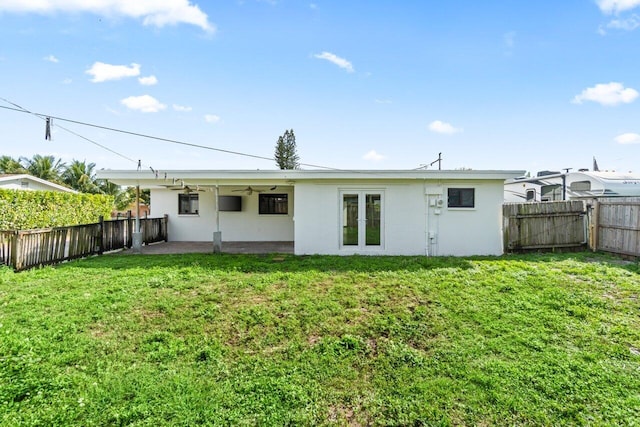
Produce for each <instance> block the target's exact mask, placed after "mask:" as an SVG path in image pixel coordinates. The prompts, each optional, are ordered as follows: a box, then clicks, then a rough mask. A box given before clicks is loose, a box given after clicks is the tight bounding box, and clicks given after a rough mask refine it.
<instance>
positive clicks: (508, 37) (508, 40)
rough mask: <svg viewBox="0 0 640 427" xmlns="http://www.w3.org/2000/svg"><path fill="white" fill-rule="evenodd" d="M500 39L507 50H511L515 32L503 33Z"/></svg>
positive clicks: (514, 42)
mask: <svg viewBox="0 0 640 427" xmlns="http://www.w3.org/2000/svg"><path fill="white" fill-rule="evenodd" d="M502 38H503V40H504V44H505V46H507V47H508V48H509V49H512V48H513V47H514V46H515V45H516V32H515V31H509V32H508V33H504V34H503V35H502Z"/></svg>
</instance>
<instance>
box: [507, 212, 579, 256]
mask: <svg viewBox="0 0 640 427" xmlns="http://www.w3.org/2000/svg"><path fill="white" fill-rule="evenodd" d="M586 213H587V212H586V206H585V204H584V202H582V201H579V200H578V201H576V200H572V201H563V202H541V203H506V204H504V205H503V207H502V219H503V238H504V249H505V251H506V252H511V251H526V250H541V249H550V250H555V249H561V248H579V247H586V244H587V240H588V237H587V222H586V221H587V215H586Z"/></svg>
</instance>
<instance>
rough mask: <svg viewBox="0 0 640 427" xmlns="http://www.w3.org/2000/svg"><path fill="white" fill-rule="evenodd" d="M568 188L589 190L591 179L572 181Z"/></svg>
mask: <svg viewBox="0 0 640 427" xmlns="http://www.w3.org/2000/svg"><path fill="white" fill-rule="evenodd" d="M569 188H571V190H572V191H591V181H574V182H572V183H571V185H570V186H569Z"/></svg>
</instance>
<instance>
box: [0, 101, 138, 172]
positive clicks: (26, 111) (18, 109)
mask: <svg viewBox="0 0 640 427" xmlns="http://www.w3.org/2000/svg"><path fill="white" fill-rule="evenodd" d="M0 99H2V100H3V101H5V102H7V103H9V104H11V105H14V106H16V107H18V108H11V107H5V106H4V105H0V108H4V109H7V110H13V111H18V112H21V113H28V114H31V115H33V116H35V117H38V118H39V119H42V120H47V119H56V120H58V118H57V117H53V116H46V115H44V114H38V113H33V112H31V111H29V110H27V109H26V108H24V107H21V106H20V105H18V104H16V103H13V102H11V101H9V100H7V99H5V98H0ZM57 126H58V127H59V128H60V129H62V130H64V131H67V132H69V133H70V134H72V135H75V136H77V137H78V138H82V139H84V140H85V141H87V142H90V143H91V144H93V145H96V146H98V147H100V148H102V149H103V150H107V151H109V152H110V153H113V154H115V155H117V156H119V157H122V158H123V159H125V160H129V161H130V162H133V163H137V162H136V161H135V160H133V159H132V158H130V157H127V156H125V155H124V154H121V153H118V152H117V151H115V150H112V149H111V148H109V147H107V146H105V145H102V144H100V143H99V142H96V141H94V140H92V139H89V138H87V137H86V136H83V135H80V134H79V133H77V132H74V131H72V130H71V129H67V128H65V127H64V126H60V125H57Z"/></svg>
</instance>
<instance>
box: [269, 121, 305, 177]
mask: <svg viewBox="0 0 640 427" xmlns="http://www.w3.org/2000/svg"><path fill="white" fill-rule="evenodd" d="M274 158H275V161H276V164H277V165H278V167H279V168H280V169H299V168H300V156H298V153H297V147H296V136H295V135H294V133H293V129H291V130H285V131H284V135H282V136H281V137H279V138H278V142H277V143H276V151H275V154H274Z"/></svg>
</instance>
